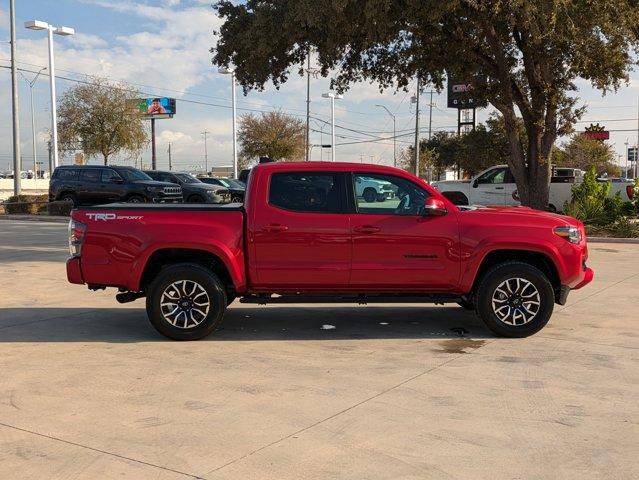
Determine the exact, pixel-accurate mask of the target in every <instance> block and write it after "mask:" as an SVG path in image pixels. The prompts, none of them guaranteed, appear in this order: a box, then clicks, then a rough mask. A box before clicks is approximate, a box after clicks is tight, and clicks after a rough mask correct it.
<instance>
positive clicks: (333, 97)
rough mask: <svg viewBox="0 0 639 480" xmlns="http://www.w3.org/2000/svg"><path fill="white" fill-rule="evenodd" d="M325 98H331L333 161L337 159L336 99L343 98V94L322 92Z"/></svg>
mask: <svg viewBox="0 0 639 480" xmlns="http://www.w3.org/2000/svg"><path fill="white" fill-rule="evenodd" d="M322 97H323V98H330V99H331V162H334V161H335V99H337V100H339V99H340V98H343V97H342V95H339V94H336V93H333V92H329V93H322Z"/></svg>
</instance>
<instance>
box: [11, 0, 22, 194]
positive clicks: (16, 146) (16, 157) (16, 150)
mask: <svg viewBox="0 0 639 480" xmlns="http://www.w3.org/2000/svg"><path fill="white" fill-rule="evenodd" d="M9 23H10V24H11V100H12V102H11V111H12V115H13V194H14V195H20V187H21V185H20V172H21V170H22V162H21V158H20V121H19V118H18V117H19V107H18V69H17V67H16V5H15V0H9Z"/></svg>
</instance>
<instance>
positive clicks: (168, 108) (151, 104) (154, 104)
mask: <svg viewBox="0 0 639 480" xmlns="http://www.w3.org/2000/svg"><path fill="white" fill-rule="evenodd" d="M138 109H139V110H140V113H141V114H142V115H144V116H147V117H157V116H173V115H175V98H167V97H151V98H141V99H140V103H139V104H138Z"/></svg>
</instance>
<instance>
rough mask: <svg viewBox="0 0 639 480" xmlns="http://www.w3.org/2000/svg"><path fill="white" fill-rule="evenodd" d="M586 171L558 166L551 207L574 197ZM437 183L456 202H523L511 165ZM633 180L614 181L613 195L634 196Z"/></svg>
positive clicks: (554, 208) (555, 208)
mask: <svg viewBox="0 0 639 480" xmlns="http://www.w3.org/2000/svg"><path fill="white" fill-rule="evenodd" d="M583 173H584V172H583V171H582V170H579V169H573V168H557V169H555V171H554V172H553V177H552V178H551V181H550V195H549V198H548V203H549V205H548V209H549V210H551V211H555V212H557V211H562V210H563V208H564V205H565V204H566V202H569V201H570V199H571V197H572V187H573V185H575V183H581V182H582V181H583ZM432 185H433V187H435V188H436V189H438V190H439V191H440V192H442V194H443V195H444V196H445V197H446V198H448V199H449V200H450V201H452V202H453V203H455V204H456V205H509V206H510V205H520V202H519V195H518V194H517V185H516V184H515V178H514V177H513V175H512V173H511V172H510V169H509V168H508V166H507V165H496V166H494V167H490V168H488V169H486V170H484V171H483V172H481V173H479V174H478V175H476V176H474V177H472V178H471V179H470V180H447V181H441V182H433V183H432ZM633 191H634V185H633V182H612V183H611V184H610V193H609V195H610V196H611V197H614V196H615V195H616V194H617V192H619V195H620V196H621V199H622V200H623V201H624V202H628V201H630V200H631V199H632V195H633Z"/></svg>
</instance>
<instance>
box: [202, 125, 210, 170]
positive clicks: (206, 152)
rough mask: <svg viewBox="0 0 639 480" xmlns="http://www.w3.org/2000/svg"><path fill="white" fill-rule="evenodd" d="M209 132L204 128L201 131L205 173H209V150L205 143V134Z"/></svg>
mask: <svg viewBox="0 0 639 480" xmlns="http://www.w3.org/2000/svg"><path fill="white" fill-rule="evenodd" d="M209 133H210V132H209V131H208V130H204V131H203V132H202V135H204V171H205V172H206V173H209V150H208V145H207V141H206V140H207V135H208V134H209Z"/></svg>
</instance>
